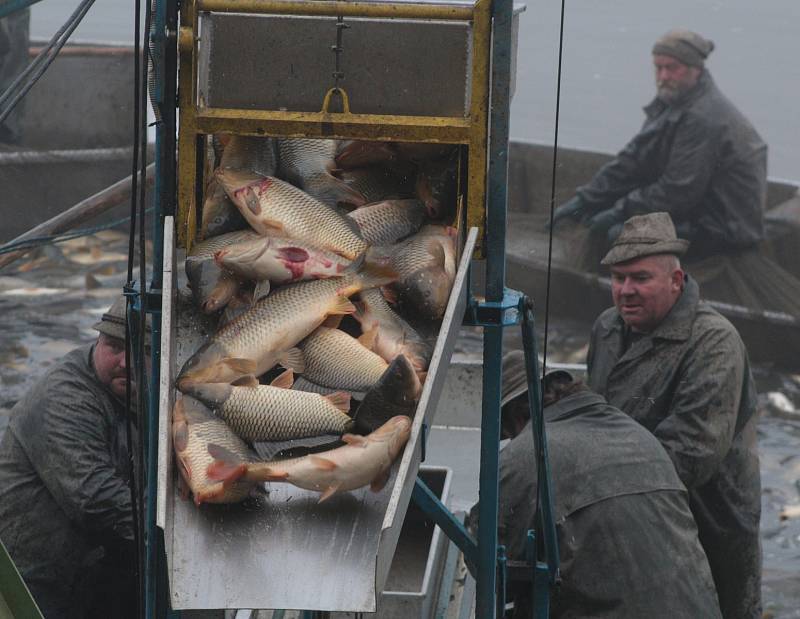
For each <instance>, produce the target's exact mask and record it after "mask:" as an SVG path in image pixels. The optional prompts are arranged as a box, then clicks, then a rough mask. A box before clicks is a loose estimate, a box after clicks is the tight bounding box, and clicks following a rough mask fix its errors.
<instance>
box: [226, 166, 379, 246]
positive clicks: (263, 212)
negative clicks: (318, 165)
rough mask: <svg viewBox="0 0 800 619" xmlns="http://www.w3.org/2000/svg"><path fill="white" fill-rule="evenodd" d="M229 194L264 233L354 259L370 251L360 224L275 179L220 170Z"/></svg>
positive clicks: (251, 221)
mask: <svg viewBox="0 0 800 619" xmlns="http://www.w3.org/2000/svg"><path fill="white" fill-rule="evenodd" d="M216 174H217V178H219V179H220V181H221V182H222V184H223V186H224V187H225V192H226V193H227V194H228V195H229V196H230V198H231V199H232V200H233V202H234V203H235V204H236V206H237V207H238V208H239V210H240V212H241V213H242V215H244V217H245V219H247V221H248V222H249V223H250V225H251V226H252V227H253V228H254V229H255V230H256V231H257V232H260V233H261V234H266V235H270V236H288V237H290V238H295V239H299V240H301V241H307V242H308V243H311V244H312V245H316V246H317V247H320V248H322V249H328V250H330V251H333V252H336V253H338V254H340V255H342V256H344V257H345V258H349V259H350V260H354V259H355V258H356V257H358V256H359V255H361V254H362V253H363V252H364V251H365V250H366V249H367V243H366V241H364V239H363V238H362V237H361V233H360V231H359V230H358V225H357V224H356V223H355V222H354V221H353V220H351V219H349V218H347V217H345V216H344V215H341V214H340V213H339V212H337V211H336V210H335V209H333V208H331V207H330V206H327V205H325V204H323V203H322V202H320V201H319V200H317V199H315V198H313V197H312V196H310V195H309V194H307V193H306V192H304V191H303V190H301V189H298V188H297V187H295V186H293V185H290V184H289V183H285V182H284V181H282V180H280V179H277V178H273V177H267V178H262V179H258V178H254V177H253V175H248V174H242V173H239V172H235V171H231V170H221V169H220V170H217V172H216Z"/></svg>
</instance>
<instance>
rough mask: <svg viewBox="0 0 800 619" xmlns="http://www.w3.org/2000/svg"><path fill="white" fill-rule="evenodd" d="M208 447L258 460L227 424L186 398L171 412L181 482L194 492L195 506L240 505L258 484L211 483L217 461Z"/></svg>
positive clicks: (239, 456)
mask: <svg viewBox="0 0 800 619" xmlns="http://www.w3.org/2000/svg"><path fill="white" fill-rule="evenodd" d="M209 444H214V445H219V446H221V447H223V448H224V449H225V450H226V451H227V452H229V453H232V454H236V456H237V457H238V458H241V459H243V460H246V461H252V460H254V459H257V456H256V454H255V452H253V451H252V450H251V449H250V448H249V447H248V446H247V444H246V443H245V442H244V441H243V440H242V439H240V438H239V437H238V436H236V435H235V434H234V433H233V430H231V429H230V428H229V427H228V426H227V424H226V423H225V422H224V421H222V420H221V419H219V418H218V417H216V416H215V415H214V414H213V413H212V412H211V411H210V410H208V409H207V408H206V407H205V406H204V405H203V404H201V403H200V402H198V401H197V400H195V399H193V398H190V397H188V396H183V397H182V398H181V399H179V400H178V401H177V402H175V406H174V407H173V409H172V445H173V448H174V450H175V459H176V460H177V463H178V470H179V471H180V474H181V478H182V479H183V480H184V482H185V483H186V485H187V486H188V487H189V489H190V490H191V491H192V494H193V495H194V502H195V503H196V504H197V505H200V503H238V502H240V501H243V500H244V499H246V498H247V497H248V496H249V495H250V494H251V491H252V490H253V489H254V487H255V485H256V482H252V481H248V480H246V479H241V480H237V481H236V482H234V483H230V484H223V483H221V482H220V481H218V480H214V479H210V478H209V477H208V476H207V475H206V470H207V469H208V467H209V465H210V464H211V463H212V462H213V461H214V458H213V457H212V456H211V455H210V454H209V453H208V446H209Z"/></svg>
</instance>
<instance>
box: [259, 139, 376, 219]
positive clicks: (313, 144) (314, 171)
mask: <svg viewBox="0 0 800 619" xmlns="http://www.w3.org/2000/svg"><path fill="white" fill-rule="evenodd" d="M337 147H338V144H337V142H336V140H313V139H303V138H288V139H284V140H279V141H278V152H279V153H280V172H279V176H281V178H285V179H286V180H287V181H289V182H290V183H292V184H293V185H296V186H297V187H299V188H300V189H302V190H303V191H305V192H306V193H308V194H309V195H311V196H313V197H315V198H316V199H317V200H319V201H320V202H322V203H323V204H326V205H328V206H330V207H335V206H337V205H338V204H340V203H344V204H352V205H353V206H361V205H362V204H365V203H366V200H365V199H364V196H363V195H361V193H359V192H358V191H357V190H356V189H354V188H352V187H350V186H349V185H348V184H347V183H345V182H343V181H342V180H340V179H338V178H336V177H335V176H333V175H332V174H331V170H333V169H334V168H335V167H336V162H335V161H334V156H335V155H336V149H337ZM269 176H272V175H269Z"/></svg>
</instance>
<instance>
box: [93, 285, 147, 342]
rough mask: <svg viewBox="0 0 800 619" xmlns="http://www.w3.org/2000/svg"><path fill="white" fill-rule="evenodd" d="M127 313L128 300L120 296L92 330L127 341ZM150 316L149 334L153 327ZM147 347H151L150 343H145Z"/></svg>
mask: <svg viewBox="0 0 800 619" xmlns="http://www.w3.org/2000/svg"><path fill="white" fill-rule="evenodd" d="M126 312H127V300H126V299H125V295H120V296H119V297H118V298H117V300H116V301H114V303H112V304H111V307H109V308H108V310H107V311H106V313H105V314H103V316H102V317H101V318H100V320H99V321H98V322H96V323H94V324H93V325H92V328H93V329H95V330H97V331H99V332H100V333H103V334H105V335H108V336H109V337H115V338H117V339H120V340H124V339H125V325H126V321H125V318H126ZM150 323H151V320H150V316H148V317H147V333H148V334H149V333H150V330H151V326H150ZM145 344H146V345H149V341H147V340H146V341H145Z"/></svg>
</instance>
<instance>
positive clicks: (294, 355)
mask: <svg viewBox="0 0 800 619" xmlns="http://www.w3.org/2000/svg"><path fill="white" fill-rule="evenodd" d="M278 363H280V364H281V365H282V366H283V367H285V368H286V369H288V370H292V371H294V372H295V373H296V374H302V373H303V372H305V371H306V359H305V357H304V356H303V351H302V350H300V349H299V348H290V349H289V350H287V351H286V352H284V353H283V354H282V355H281V356H280V357H278Z"/></svg>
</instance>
